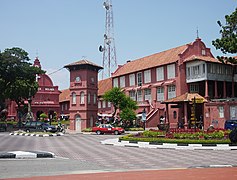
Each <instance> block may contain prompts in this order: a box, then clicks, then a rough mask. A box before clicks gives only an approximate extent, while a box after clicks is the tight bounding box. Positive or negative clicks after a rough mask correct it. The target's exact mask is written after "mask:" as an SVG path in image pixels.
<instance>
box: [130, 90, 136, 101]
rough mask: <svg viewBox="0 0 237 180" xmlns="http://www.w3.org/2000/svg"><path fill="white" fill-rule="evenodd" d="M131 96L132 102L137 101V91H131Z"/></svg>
mask: <svg viewBox="0 0 237 180" xmlns="http://www.w3.org/2000/svg"><path fill="white" fill-rule="evenodd" d="M129 96H130V98H131V99H132V100H134V101H136V93H135V91H129Z"/></svg>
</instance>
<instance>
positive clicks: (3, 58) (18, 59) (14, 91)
mask: <svg viewBox="0 0 237 180" xmlns="http://www.w3.org/2000/svg"><path fill="white" fill-rule="evenodd" d="M29 60H30V58H29V57H28V53H27V52H26V51H24V50H23V49H21V48H17V47H14V48H11V49H5V50H4V52H2V53H0V90H1V95H0V102H2V104H3V102H5V100H6V99H10V100H12V101H15V102H16V103H17V105H18V112H19V111H20V107H21V105H22V104H24V100H27V99H28V98H29V96H34V94H35V93H36V92H37V89H38V83H37V82H36V81H35V76H36V74H42V73H44V71H42V70H41V69H39V68H37V67H34V66H32V64H31V63H30V62H29ZM2 107H3V106H2ZM19 120H20V119H19Z"/></svg>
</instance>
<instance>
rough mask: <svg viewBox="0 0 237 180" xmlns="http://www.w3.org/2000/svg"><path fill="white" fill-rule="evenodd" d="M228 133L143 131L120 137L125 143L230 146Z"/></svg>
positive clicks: (220, 131) (219, 131) (221, 131)
mask: <svg viewBox="0 0 237 180" xmlns="http://www.w3.org/2000/svg"><path fill="white" fill-rule="evenodd" d="M229 133H230V131H223V130H217V131H212V132H205V131H199V132H185V131H183V132H165V131H160V130H150V131H144V132H143V133H138V134H135V135H131V134H129V135H126V136H123V137H120V138H119V139H120V140H125V141H144V142H155V143H184V144H231V142H230V140H229V138H228V136H229Z"/></svg>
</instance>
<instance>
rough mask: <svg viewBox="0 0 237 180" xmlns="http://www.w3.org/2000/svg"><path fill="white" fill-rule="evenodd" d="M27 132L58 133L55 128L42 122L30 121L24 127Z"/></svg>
mask: <svg viewBox="0 0 237 180" xmlns="http://www.w3.org/2000/svg"><path fill="white" fill-rule="evenodd" d="M24 130H25V131H26V132H53V133H55V132H57V128H56V127H55V126H51V125H49V124H47V123H44V122H40V121H28V122H26V124H25V126H24Z"/></svg>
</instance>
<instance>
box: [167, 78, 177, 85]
mask: <svg viewBox="0 0 237 180" xmlns="http://www.w3.org/2000/svg"><path fill="white" fill-rule="evenodd" d="M174 82H175V80H174V79H172V80H169V81H165V82H164V85H169V84H173V83H174Z"/></svg>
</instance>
